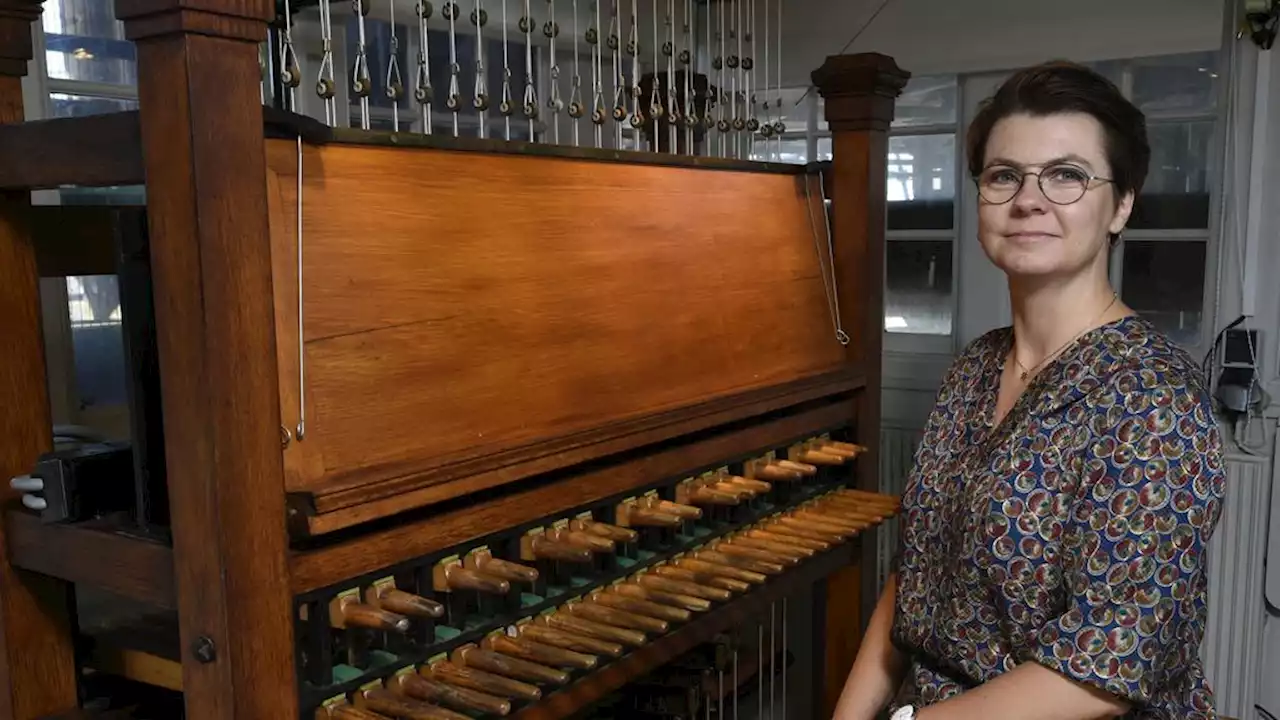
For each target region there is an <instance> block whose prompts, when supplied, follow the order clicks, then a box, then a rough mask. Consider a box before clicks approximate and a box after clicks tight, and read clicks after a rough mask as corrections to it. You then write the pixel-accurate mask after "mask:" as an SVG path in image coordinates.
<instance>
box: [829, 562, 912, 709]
mask: <svg viewBox="0 0 1280 720" xmlns="http://www.w3.org/2000/svg"><path fill="white" fill-rule="evenodd" d="M897 588H898V576H897V574H893V575H890V576H889V578H888V580H887V581H886V582H885V586H884V592H882V593H880V600H879V601H878V602H877V603H876V609H875V612H873V613H872V614H871V622H870V623H868V624H867V632H866V633H865V634H864V635H863V638H862V646H861V647H860V648H859V649H858V659H857V660H855V661H854V663H853V669H852V670H850V671H849V677H848V679H847V680H846V681H845V684H844V690H843V691H842V692H841V693H840V700H839V701H838V702H837V703H836V709H835V715H834V716H833V717H832V720H875V718H876V716H877V715H878V714H879V713H880V711H881V710H883V709H884V708H885V706H886V705H888V704H889V701H890V700H892V699H893V693H894V692H895V691H896V690H897V688H898V685H900V684H901V683H902V673H903V669H904V668H903V666H904V661H903V657H902V653H900V652H899V651H898V649H897V648H896V647H894V645H893V642H892V641H890V639H889V634H890V630H892V628H893V610H894V602H895V598H896V597H897Z"/></svg>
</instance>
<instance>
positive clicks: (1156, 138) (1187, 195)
mask: <svg viewBox="0 0 1280 720" xmlns="http://www.w3.org/2000/svg"><path fill="white" fill-rule="evenodd" d="M1213 126H1214V123H1213V122H1212V121H1204V122H1163V123H1161V122H1154V123H1151V124H1150V126H1149V127H1148V129H1147V135H1148V138H1149V140H1150V143H1151V165H1150V170H1149V172H1148V175H1147V182H1146V184H1145V186H1144V187H1143V189H1142V195H1141V197H1139V199H1138V201H1137V202H1136V203H1135V204H1134V208H1133V215H1132V217H1130V218H1129V227H1132V228H1154V229H1161V230H1170V229H1206V228H1208V227H1209V147H1210V143H1211V142H1212V139H1213Z"/></svg>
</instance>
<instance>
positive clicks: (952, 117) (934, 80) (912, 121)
mask: <svg viewBox="0 0 1280 720" xmlns="http://www.w3.org/2000/svg"><path fill="white" fill-rule="evenodd" d="M956 97H957V91H956V77H955V76H954V75H943V76H929V75H922V76H920V77H913V78H911V79H910V80H908V81H907V86H906V87H905V88H903V89H902V94H901V95H899V96H898V99H897V100H896V101H895V102H894V109H893V126H894V127H895V128H899V127H920V126H922V125H946V124H951V123H955V122H956V105H957V102H956Z"/></svg>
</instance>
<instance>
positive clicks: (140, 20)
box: [116, 0, 298, 720]
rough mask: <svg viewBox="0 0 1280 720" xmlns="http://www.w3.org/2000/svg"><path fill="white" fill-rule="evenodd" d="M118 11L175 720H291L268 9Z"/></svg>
mask: <svg viewBox="0 0 1280 720" xmlns="http://www.w3.org/2000/svg"><path fill="white" fill-rule="evenodd" d="M116 14H117V15H118V16H119V17H120V18H121V19H122V20H123V21H124V24H125V31H126V34H127V36H128V37H129V39H131V40H134V41H135V42H136V46H137V49H138V71H139V79H138V94H139V99H140V105H141V113H142V119H141V126H142V139H143V149H144V156H145V158H146V176H147V203H148V206H147V220H148V228H149V232H150V251H151V267H152V271H153V279H154V286H153V287H154V293H155V310H156V330H157V337H158V345H159V354H160V361H161V377H160V380H161V386H162V390H163V411H164V440H165V451H166V465H167V469H168V477H169V478H171V479H172V482H171V483H170V486H169V489H170V507H171V509H172V524H173V546H174V562H175V568H174V570H175V572H174V579H175V581H176V587H177V594H178V610H179V623H180V637H181V646H180V647H181V648H182V656H181V659H182V687H183V694H184V700H185V706H186V712H185V717H187V718H189V720H233V719H239V718H295V717H297V714H298V700H297V697H296V695H295V693H293V692H291V691H289V690H288V688H291V687H293V685H294V681H295V678H296V674H295V672H294V661H295V656H294V652H293V626H292V623H291V622H290V594H289V590H288V572H287V566H286V551H287V545H286V533H285V529H284V519H285V509H284V481H283V470H282V467H281V460H280V435H279V425H280V414H279V401H278V399H277V397H276V392H277V383H276V372H275V370H276V365H275V362H274V359H275V344H274V340H275V338H274V335H273V328H272V323H271V262H270V254H269V251H268V247H267V244H268V242H267V237H268V233H267V218H266V214H267V201H266V183H265V180H264V172H263V169H264V167H265V162H266V160H265V156H264V150H263V140H262V116H261V114H260V113H259V112H257V111H256V108H257V107H258V103H259V101H260V91H261V84H260V78H261V75H260V68H259V66H258V45H257V41H260V40H262V39H264V38H265V35H266V23H267V22H268V20H270V19H271V18H273V17H274V6H273V5H272V4H271V3H269V2H267V1H266V0H206V1H205V2H201V3H199V6H198V7H193V6H191V5H190V4H189V3H186V2H182V1H181V0H119V1H118V2H117V3H116ZM201 649H203V651H202V650H201Z"/></svg>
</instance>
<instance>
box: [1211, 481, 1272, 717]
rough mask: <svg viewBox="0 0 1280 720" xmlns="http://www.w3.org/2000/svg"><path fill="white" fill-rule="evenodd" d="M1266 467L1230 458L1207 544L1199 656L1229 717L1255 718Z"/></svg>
mask: <svg viewBox="0 0 1280 720" xmlns="http://www.w3.org/2000/svg"><path fill="white" fill-rule="evenodd" d="M1269 465H1270V464H1269V463H1268V462H1267V461H1266V459H1265V458H1251V457H1245V456H1241V457H1230V458H1228V460H1227V497H1226V503H1225V507H1224V508H1223V512H1222V519H1221V520H1220V521H1219V523H1218V529H1217V531H1216V533H1215V534H1214V536H1213V538H1212V539H1210V541H1209V557H1208V572H1209V618H1208V624H1207V627H1206V630H1205V638H1204V645H1203V646H1202V648H1201V655H1200V657H1201V659H1202V660H1203V661H1204V665H1205V674H1206V676H1207V677H1208V680H1209V684H1210V686H1211V687H1212V688H1213V691H1214V694H1215V695H1216V696H1217V702H1216V704H1217V709H1218V712H1219V713H1221V714H1222V715H1224V716H1227V717H1233V718H1249V719H1252V718H1255V717H1257V713H1256V711H1255V710H1254V703H1256V702H1257V698H1258V683H1259V682H1260V680H1261V665H1262V622H1263V618H1264V617H1265V616H1266V604H1265V603H1266V599H1265V597H1264V593H1263V582H1264V577H1265V575H1264V573H1265V567H1264V564H1263V563H1264V557H1265V553H1266V538H1267V522H1268V515H1269V513H1270V508H1271V502H1270V498H1271V492H1270V486H1271V468H1270V467H1269Z"/></svg>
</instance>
